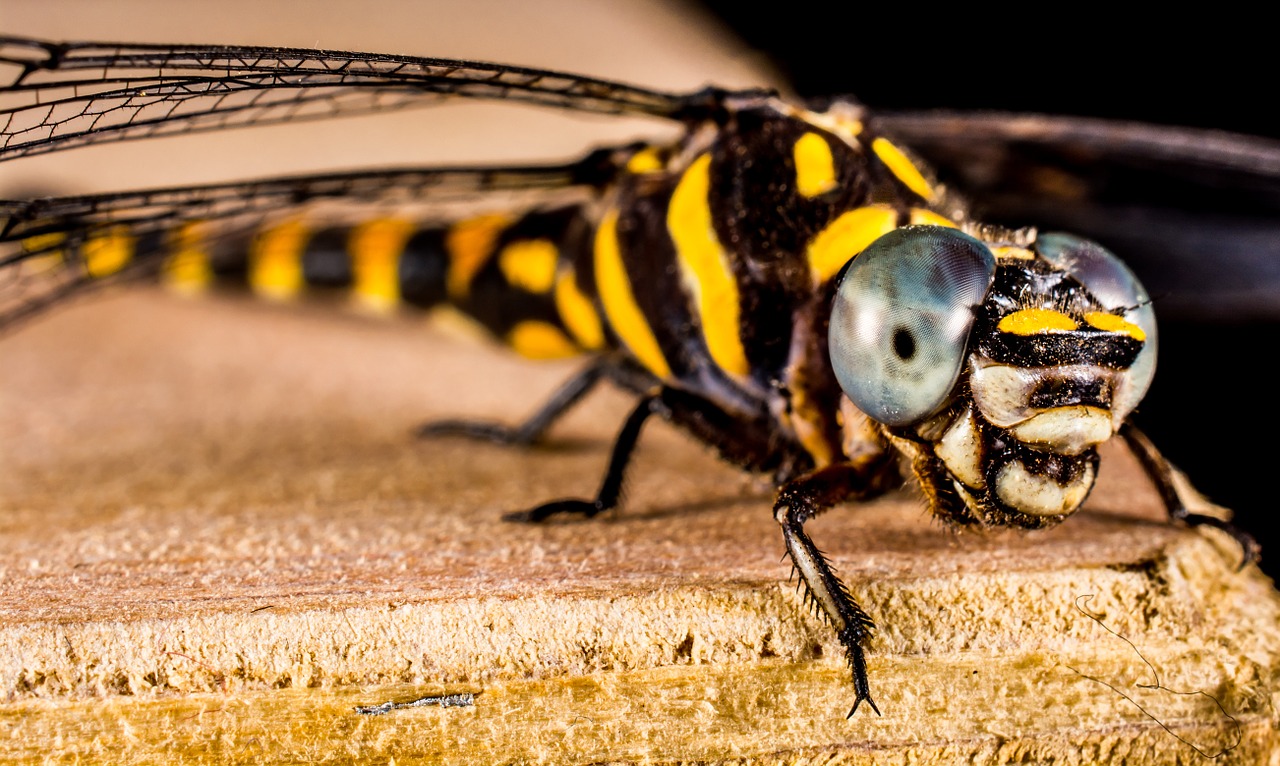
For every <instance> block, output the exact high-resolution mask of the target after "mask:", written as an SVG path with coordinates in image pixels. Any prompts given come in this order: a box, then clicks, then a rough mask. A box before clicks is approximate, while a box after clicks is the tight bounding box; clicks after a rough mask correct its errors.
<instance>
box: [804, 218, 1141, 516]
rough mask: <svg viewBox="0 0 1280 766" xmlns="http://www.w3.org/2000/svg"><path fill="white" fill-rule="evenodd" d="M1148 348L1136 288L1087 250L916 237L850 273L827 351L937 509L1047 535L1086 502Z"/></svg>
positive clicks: (1110, 258) (925, 233)
mask: <svg viewBox="0 0 1280 766" xmlns="http://www.w3.org/2000/svg"><path fill="white" fill-rule="evenodd" d="M1006 234H1007V233H1006ZM1017 238H1018V237H1016V236H1014V237H1008V239H1017ZM1021 239H1022V240H1028V239H1031V238H1030V237H1027V236H1023V237H1021ZM1155 340H1156V336H1155V315H1154V312H1153V311H1152V309H1151V306H1150V299H1149V298H1148V296H1147V294H1146V291H1145V290H1144V289H1143V288H1142V286H1141V284H1139V283H1138V281H1137V279H1136V278H1135V277H1134V276H1133V274H1132V273H1131V272H1130V271H1129V270H1128V268H1127V267H1125V266H1124V265H1123V264H1122V263H1121V262H1120V261H1119V260H1118V259H1117V258H1116V257H1115V256H1114V255H1112V254H1111V253H1109V252H1108V251H1106V250H1105V249H1103V248H1102V247H1100V246H1099V245H1097V244H1095V243H1092V242H1089V241H1087V240H1083V239H1079V238H1076V237H1073V236H1069V235H1062V234H1051V235H1045V236H1041V237H1038V238H1034V239H1031V241H1022V242H1013V241H1000V240H999V239H997V238H990V239H989V240H988V241H983V240H979V239H976V238H974V237H972V236H970V235H968V234H964V233H961V232H959V231H956V230H953V229H945V228H938V227H924V226H921V227H906V228H903V229H899V230H896V231H895V232H893V233H891V234H889V235H887V236H885V237H882V238H881V239H880V240H878V241H877V242H876V243H874V244H873V245H872V246H871V247H869V248H868V249H867V250H866V251H865V252H864V253H863V254H861V255H860V256H858V257H857V258H856V259H855V260H854V261H853V262H852V263H851V265H850V266H849V268H848V269H847V271H846V273H845V274H844V275H843V276H842V280H841V283H840V285H839V287H838V289H837V293H836V299H835V304H834V306H833V312H832V320H831V329H830V335H829V346H830V350H831V355H832V363H833V365H834V368H835V371H836V375H837V377H838V379H839V380H840V383H841V387H842V388H843V389H844V391H845V394H846V395H847V396H848V397H849V399H850V400H851V401H852V403H853V404H854V405H855V406H856V407H857V408H858V409H859V410H860V411H862V412H863V413H864V414H866V415H867V416H868V417H869V418H871V419H872V420H873V421H875V422H876V423H878V424H879V425H880V428H881V429H882V432H883V434H884V436H885V437H886V438H888V439H889V440H890V441H892V442H893V443H894V444H895V446H897V447H899V449H901V450H902V451H903V452H904V453H905V454H907V455H908V456H909V457H910V458H911V461H912V464H913V467H914V469H915V472H916V474H917V475H918V476H919V478H920V481H921V483H922V485H923V486H924V488H925V491H926V492H927V494H928V495H929V496H930V498H931V499H932V500H933V506H934V508H935V511H936V512H939V513H941V514H943V515H944V516H946V517H948V518H950V519H951V520H953V521H956V522H958V523H962V524H978V525H982V526H997V525H1004V526H1008V525H1012V526H1020V527H1043V526H1047V525H1050V524H1053V523H1056V522H1058V521H1060V520H1062V519H1064V518H1066V517H1067V516H1068V515H1070V514H1071V513H1073V512H1074V511H1075V510H1076V509H1078V508H1079V507H1080V505H1081V504H1082V503H1083V502H1084V500H1085V498H1086V497H1087V496H1088V494H1089V491H1090V490H1091V489H1092V487H1093V483H1094V479H1095V478H1096V475H1097V465H1098V456H1097V452H1096V449H1095V448H1096V446H1097V445H1098V444H1100V443H1102V442H1104V441H1106V440H1107V439H1109V438H1111V436H1112V435H1113V434H1114V433H1115V432H1116V431H1117V430H1118V429H1119V428H1120V426H1121V424H1122V423H1123V422H1124V419H1125V418H1126V417H1127V416H1128V415H1129V413H1130V412H1132V411H1133V408H1134V407H1135V406H1136V405H1137V403H1138V401H1139V400H1140V399H1141V398H1142V396H1143V394H1144V393H1145V392H1146V390H1147V387H1148V386H1149V385H1150V383H1151V378H1152V374H1153V373H1154V370H1155V350H1156V342H1155Z"/></svg>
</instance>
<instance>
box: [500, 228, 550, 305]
mask: <svg viewBox="0 0 1280 766" xmlns="http://www.w3.org/2000/svg"><path fill="white" fill-rule="evenodd" d="M559 260H560V251H559V250H557V249H556V245H555V243H554V242H552V241H551V240H549V239H521V240H517V241H515V242H512V243H511V244H509V245H507V246H505V247H503V248H502V251H501V252H500V253H498V268H499V269H501V270H502V276H503V277H504V278H505V279H506V280H507V282H508V283H509V284H511V285H513V286H515V287H519V288H520V289H522V290H525V291H526V292H531V293H535V294H542V293H546V292H549V291H550V290H551V286H552V285H553V284H555V278H556V264H557V263H558V262H559Z"/></svg>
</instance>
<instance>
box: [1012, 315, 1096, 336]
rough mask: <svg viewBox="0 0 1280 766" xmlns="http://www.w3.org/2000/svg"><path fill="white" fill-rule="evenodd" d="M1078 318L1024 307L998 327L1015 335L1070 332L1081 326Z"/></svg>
mask: <svg viewBox="0 0 1280 766" xmlns="http://www.w3.org/2000/svg"><path fill="white" fill-rule="evenodd" d="M1079 327H1080V325H1078V324H1077V323H1076V320H1074V319H1072V318H1071V317H1069V316H1067V315H1066V314H1063V313H1061V312H1059V311H1052V310H1050V309H1022V310H1021V311H1015V312H1013V313H1012V314H1009V315H1008V316H1006V317H1005V318H1004V319H1001V320H1000V324H998V325H996V329H998V330H999V331H1000V332H1007V333H1011V334H1013V335H1036V334H1038V333H1048V332H1070V331H1072V330H1075V329H1077V328H1079Z"/></svg>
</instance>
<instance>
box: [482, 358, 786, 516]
mask: <svg viewBox="0 0 1280 766" xmlns="http://www.w3.org/2000/svg"><path fill="white" fill-rule="evenodd" d="M611 373H612V371H611ZM620 385H624V386H626V385H628V383H627V382H626V381H620ZM652 415H658V416H660V417H662V418H663V419H665V420H669V421H671V422H672V423H674V424H675V425H677V426H679V427H681V428H683V429H684V430H685V431H688V432H689V433H690V434H692V435H693V436H695V437H696V438H697V439H698V440H700V441H702V442H703V443H705V444H707V445H709V446H711V447H714V448H715V449H716V450H717V451H718V452H719V453H720V456H721V457H722V458H724V459H725V460H728V461H729V462H731V463H734V464H736V465H739V466H742V467H743V468H746V469H747V470H753V471H769V470H775V469H778V468H779V467H780V466H783V467H789V466H791V465H792V464H793V463H795V462H796V461H797V460H803V458H799V457H797V451H798V446H797V445H793V444H791V443H790V442H786V441H781V440H779V439H778V437H777V434H776V428H774V427H772V425H771V424H770V423H769V421H768V420H767V418H765V416H764V415H763V414H760V415H758V416H757V417H751V416H746V415H738V414H733V413H730V412H728V411H726V410H724V409H722V408H721V407H719V406H717V405H715V404H713V403H712V402H710V401H709V400H707V399H705V398H703V397H701V396H698V395H696V394H691V393H689V392H687V391H681V390H679V389H675V388H670V387H667V386H659V387H657V388H651V389H650V391H649V393H647V394H645V395H644V396H642V397H641V399H640V401H639V402H638V403H637V404H636V407H635V409H633V410H632V411H631V414H630V415H628V416H627V419H626V421H625V422H624V423H623V424H622V429H621V430H620V431H619V432H618V437H617V439H616V440H615V441H614V444H613V451H612V453H611V454H610V456H609V467H608V468H607V469H606V470H605V474H604V479H603V480H602V481H601V483H600V489H599V491H597V492H596V495H595V497H594V498H592V499H589V500H587V499H564V500H554V501H552V502H549V503H544V504H543V505H540V506H538V507H536V508H531V509H529V510H526V511H519V512H516V513H511V514H508V515H507V516H506V517H505V518H506V519H507V520H508V521H533V522H537V521H542V520H544V519H546V518H548V517H550V516H553V515H556V514H560V513H578V514H582V515H583V516H586V517H588V518H590V517H592V516H595V515H597V514H599V513H601V512H602V511H607V510H609V509H611V508H615V507H617V505H618V503H619V502H620V501H621V499H622V490H623V480H624V478H625V475H626V470H627V467H628V465H629V464H630V462H631V456H632V454H633V453H634V452H635V447H636V442H637V441H638V440H639V438H640V431H641V429H642V428H643V426H644V424H645V422H646V421H647V420H648V419H649V417H650V416H652ZM809 465H811V464H809Z"/></svg>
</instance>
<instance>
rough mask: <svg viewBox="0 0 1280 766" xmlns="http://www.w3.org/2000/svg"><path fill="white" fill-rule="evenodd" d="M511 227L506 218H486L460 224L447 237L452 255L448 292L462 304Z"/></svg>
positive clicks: (478, 217)
mask: <svg viewBox="0 0 1280 766" xmlns="http://www.w3.org/2000/svg"><path fill="white" fill-rule="evenodd" d="M509 225H511V219H510V218H509V217H507V216H505V215H482V216H477V217H475V218H470V219H467V220H465V221H459V222H458V223H456V224H454V225H453V226H452V227H450V229H449V232H448V234H446V235H445V249H446V250H447V251H448V253H449V272H448V274H446V275H445V291H446V292H447V293H448V294H449V297H450V298H451V299H452V300H455V301H459V300H462V299H464V298H466V297H467V296H468V295H470V294H471V280H473V279H475V276H476V274H478V273H479V272H480V268H481V267H482V266H484V264H485V263H486V262H487V261H488V260H489V257H490V256H492V255H493V248H494V245H496V244H497V242H498V235H500V234H502V231H503V229H505V228H507V226H509Z"/></svg>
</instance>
